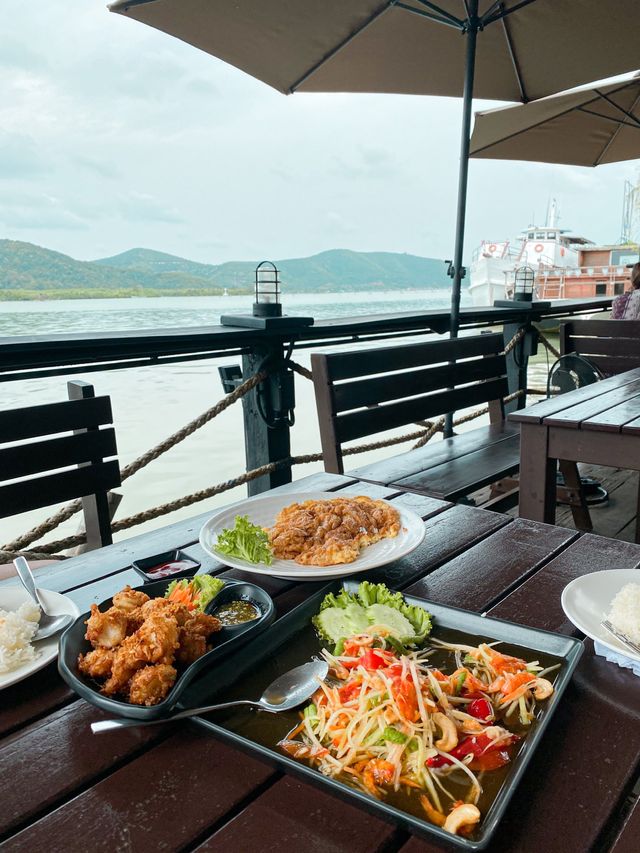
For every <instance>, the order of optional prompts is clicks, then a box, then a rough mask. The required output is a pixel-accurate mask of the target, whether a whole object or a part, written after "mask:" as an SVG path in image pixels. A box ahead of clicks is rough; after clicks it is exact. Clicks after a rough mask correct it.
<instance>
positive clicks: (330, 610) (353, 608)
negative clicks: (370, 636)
mask: <svg viewBox="0 0 640 853" xmlns="http://www.w3.org/2000/svg"><path fill="white" fill-rule="evenodd" d="M314 621H315V623H316V625H317V626H318V628H319V629H320V631H322V633H323V634H325V635H326V636H327V637H329V638H330V639H331V640H333V642H334V643H337V642H338V640H340V639H342V637H351V636H352V635H353V634H360V633H362V631H365V630H366V629H367V628H368V626H369V619H368V618H367V611H366V610H365V609H364V607H360V605H358V604H349V605H347V607H326V608H325V609H324V610H322V611H321V612H320V613H318V615H317V616H316V617H315V620H314Z"/></svg>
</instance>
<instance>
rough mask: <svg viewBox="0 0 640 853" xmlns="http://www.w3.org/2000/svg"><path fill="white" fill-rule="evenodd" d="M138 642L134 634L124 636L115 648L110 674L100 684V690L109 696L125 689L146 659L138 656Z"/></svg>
mask: <svg viewBox="0 0 640 853" xmlns="http://www.w3.org/2000/svg"><path fill="white" fill-rule="evenodd" d="M138 647H139V643H138V639H137V637H136V636H135V634H132V635H131V636H130V637H126V638H125V639H124V640H123V642H122V643H120V645H119V646H118V648H117V649H116V650H115V652H114V655H113V664H112V666H111V676H110V677H109V679H108V680H107V681H106V682H105V684H104V685H103V686H102V692H103V693H104V694H105V695H107V696H111V695H113V694H114V693H123V692H125V691H126V689H127V685H128V684H129V680H130V679H131V678H132V676H133V675H134V674H135V673H136V672H137V671H138V670H139V669H141V668H142V667H143V666H146V661H145V660H143V659H142V658H141V657H140V654H139V648H138Z"/></svg>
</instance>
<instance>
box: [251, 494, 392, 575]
mask: <svg viewBox="0 0 640 853" xmlns="http://www.w3.org/2000/svg"><path fill="white" fill-rule="evenodd" d="M399 532H400V514H399V513H398V511H397V510H396V509H394V508H393V507H392V506H391V505H390V504H388V503H387V502H386V501H381V500H373V499H372V498H368V497H365V496H364V495H360V496H358V497H338V498H332V499H330V500H309V501H303V502H302V503H294V504H291V505H290V506H287V507H285V508H284V509H282V510H280V512H279V513H278V515H277V517H276V522H275V524H274V526H273V527H272V528H270V529H269V530H267V534H268V537H269V545H270V546H271V549H272V551H273V555H274V557H279V558H280V559H282V560H295V561H296V563H300V564H301V565H303V566H335V565H338V564H340V563H353V561H354V560H355V559H357V557H358V556H359V554H360V551H361V550H362V548H365V547H366V546H367V545H373V543H374V542H379V541H380V540H381V539H393V538H395V537H396V536H397V535H398V533H399Z"/></svg>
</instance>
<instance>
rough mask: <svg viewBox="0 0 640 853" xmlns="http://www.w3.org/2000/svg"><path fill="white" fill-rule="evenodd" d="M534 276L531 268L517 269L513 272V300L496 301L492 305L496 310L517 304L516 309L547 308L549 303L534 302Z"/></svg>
mask: <svg viewBox="0 0 640 853" xmlns="http://www.w3.org/2000/svg"><path fill="white" fill-rule="evenodd" d="M535 281H536V274H535V272H534V270H533V269H532V268H531V267H518V268H517V269H516V271H515V277H514V286H513V299H496V301H495V302H494V303H493V304H494V305H495V306H496V307H497V308H512V307H513V303H514V302H517V303H518V308H549V307H550V305H551V303H550V302H534V301H533V291H534V289H535Z"/></svg>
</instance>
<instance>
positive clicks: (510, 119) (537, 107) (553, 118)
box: [470, 75, 640, 166]
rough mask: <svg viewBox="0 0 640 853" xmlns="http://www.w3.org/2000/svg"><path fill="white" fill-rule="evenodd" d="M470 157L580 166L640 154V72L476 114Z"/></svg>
mask: <svg viewBox="0 0 640 853" xmlns="http://www.w3.org/2000/svg"><path fill="white" fill-rule="evenodd" d="M470 155H471V157H484V158H491V159H496V160H533V161H536V162H542V163H566V164H570V165H574V166H600V165H602V164H603V163H618V162H620V161H621V160H635V159H636V158H640V76H638V75H636V76H634V77H630V78H628V79H626V80H621V81H619V82H617V83H610V84H608V85H606V86H593V87H592V86H589V87H585V88H583V89H579V90H578V91H576V92H569V93H567V94H566V95H556V96H555V97H552V98H544V99H542V100H540V101H534V102H533V103H530V104H524V105H519V106H515V107H507V108H502V109H497V110H487V111H486V112H479V113H476V117H475V124H474V128H473V135H472V137H471V147H470Z"/></svg>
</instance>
